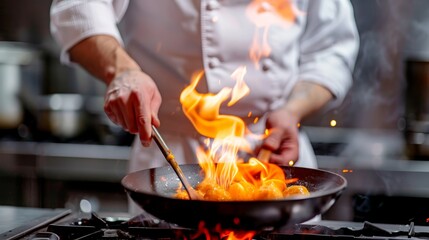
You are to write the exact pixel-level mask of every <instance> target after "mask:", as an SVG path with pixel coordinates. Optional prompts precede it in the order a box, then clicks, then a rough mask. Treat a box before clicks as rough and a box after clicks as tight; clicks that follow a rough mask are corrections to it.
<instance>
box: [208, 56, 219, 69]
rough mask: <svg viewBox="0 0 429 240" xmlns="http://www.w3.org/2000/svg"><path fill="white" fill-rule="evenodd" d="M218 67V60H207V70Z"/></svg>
mask: <svg viewBox="0 0 429 240" xmlns="http://www.w3.org/2000/svg"><path fill="white" fill-rule="evenodd" d="M219 65H220V60H219V58H216V57H212V58H210V59H209V68H215V67H218V66H219Z"/></svg>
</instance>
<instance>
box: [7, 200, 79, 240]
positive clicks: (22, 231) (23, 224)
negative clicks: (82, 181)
mask: <svg viewBox="0 0 429 240" xmlns="http://www.w3.org/2000/svg"><path fill="white" fill-rule="evenodd" d="M70 213H71V211H70V210H67V209H40V208H24V207H13V206H0V216H1V218H0V239H5V240H6V239H18V238H19V237H22V236H25V235H26V234H28V233H30V232H32V231H34V230H36V229H38V228H41V227H43V226H45V225H46V224H48V223H51V222H54V221H56V220H58V219H60V218H62V217H64V216H66V215H68V214H70Z"/></svg>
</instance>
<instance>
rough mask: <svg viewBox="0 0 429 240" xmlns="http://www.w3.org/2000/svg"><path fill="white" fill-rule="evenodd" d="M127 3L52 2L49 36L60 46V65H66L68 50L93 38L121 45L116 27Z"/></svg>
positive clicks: (110, 0)
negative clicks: (110, 39)
mask: <svg viewBox="0 0 429 240" xmlns="http://www.w3.org/2000/svg"><path fill="white" fill-rule="evenodd" d="M127 6H128V0H54V1H53V2H52V5H51V10H50V16H51V22H50V28H51V33H52V35H53V37H54V38H55V40H56V41H57V43H58V44H59V45H60V47H61V62H63V63H70V58H69V54H68V50H69V49H70V48H71V47H72V46H74V45H75V44H77V43H78V42H79V41H81V40H83V39H85V38H87V37H89V36H93V35H99V34H103V35H110V36H113V37H114V38H116V39H117V40H118V41H119V42H120V43H121V44H123V43H122V38H121V36H120V34H119V30H118V28H117V26H116V24H117V23H118V22H119V21H120V20H121V18H122V16H123V15H124V13H125V11H126V9H127Z"/></svg>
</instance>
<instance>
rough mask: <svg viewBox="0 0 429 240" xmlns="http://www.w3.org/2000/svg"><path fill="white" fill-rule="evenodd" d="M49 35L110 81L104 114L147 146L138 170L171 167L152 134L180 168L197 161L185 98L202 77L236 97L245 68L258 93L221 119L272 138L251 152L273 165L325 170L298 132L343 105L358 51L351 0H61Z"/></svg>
mask: <svg viewBox="0 0 429 240" xmlns="http://www.w3.org/2000/svg"><path fill="white" fill-rule="evenodd" d="M118 25H119V27H118ZM51 31H52V34H53V36H54V37H55V39H56V40H57V42H58V43H59V44H60V46H61V48H62V51H61V61H62V62H63V63H67V64H72V63H76V64H79V65H80V66H82V67H83V68H84V69H86V70H87V71H88V72H89V73H91V74H92V75H94V76H96V77H97V78H99V79H100V80H102V81H103V82H105V83H106V86H107V89H106V94H105V105H104V109H105V112H106V114H107V115H108V117H109V118H110V119H111V120H112V121H113V122H114V123H116V124H118V125H120V126H122V127H123V128H124V129H125V130H126V131H128V132H130V133H134V134H137V135H138V136H139V137H137V138H136V140H135V142H134V144H133V148H132V149H133V150H132V154H131V162H130V169H129V170H130V171H135V170H140V169H146V168H152V167H159V166H162V165H165V164H166V161H165V160H164V158H163V156H162V154H161V152H160V151H159V149H157V146H156V144H150V143H151V134H152V130H151V126H152V125H154V126H156V127H158V128H159V132H161V134H162V135H163V137H164V140H165V142H166V143H167V144H168V146H169V147H170V148H171V150H172V152H173V153H174V154H175V156H176V160H177V161H178V162H179V164H185V163H196V162H197V160H196V156H195V150H196V149H197V148H198V147H199V146H200V145H202V144H204V143H203V141H204V139H205V137H204V136H201V135H199V134H198V133H197V131H196V130H195V128H194V127H193V125H192V124H191V122H190V121H189V120H188V119H187V118H186V116H185V115H184V114H183V112H182V107H181V103H180V102H179V97H180V93H181V91H182V90H183V89H184V88H185V87H186V86H187V85H189V83H190V81H191V79H192V75H193V74H194V73H195V72H198V71H201V70H203V71H204V77H203V80H202V81H200V82H199V84H198V87H197V89H198V91H199V92H202V93H218V92H219V91H220V90H221V89H222V88H224V87H233V85H234V80H233V79H231V74H232V73H233V72H234V70H235V69H237V68H238V67H240V66H246V69H247V73H246V75H245V77H244V80H245V83H246V84H247V85H248V87H249V89H250V92H249V94H248V95H247V96H245V97H244V98H242V99H241V100H240V101H239V102H237V103H236V104H235V105H233V106H230V107H228V106H226V104H225V106H224V105H222V107H221V109H220V112H221V113H222V114H230V115H234V116H239V117H241V118H242V119H243V120H244V122H245V123H246V127H247V128H248V129H249V132H251V133H253V134H263V133H264V131H265V129H269V130H270V131H269V133H270V134H269V135H268V136H267V137H266V138H265V139H263V140H260V141H254V142H253V143H252V147H253V148H254V149H255V152H256V151H259V149H266V150H269V151H270V152H271V155H270V159H269V161H270V162H272V163H276V164H283V165H284V164H286V165H288V164H290V163H291V161H292V163H293V164H295V166H305V167H313V168H315V167H317V165H316V160H315V156H314V152H313V151H312V149H311V146H310V143H309V141H308V139H307V138H306V136H305V134H304V133H303V131H301V130H300V129H299V123H300V122H301V121H302V120H304V119H306V118H307V117H309V116H311V114H313V113H315V112H316V111H324V110H326V109H331V108H333V107H335V106H338V104H340V103H341V101H342V100H343V98H344V96H345V95H346V93H347V91H348V89H349V88H350V86H351V84H352V76H351V72H352V69H353V66H354V62H355V58H356V55H357V50H358V43H359V42H358V34H357V30H356V26H355V22H354V15H353V9H352V6H351V4H350V2H349V1H348V0H254V1H250V0H157V1H152V0H138V1H127V0H91V1H90V0H73V1H70V0H63V1H62V0H54V1H53V4H52V7H51ZM255 45H256V47H255ZM252 46H253V48H252ZM264 47H265V48H264ZM267 47H268V48H267ZM252 49H253V50H252ZM250 56H253V57H250ZM255 119H257V120H258V121H255ZM249 139H250V138H249ZM249 141H250V142H252V141H251V140H249Z"/></svg>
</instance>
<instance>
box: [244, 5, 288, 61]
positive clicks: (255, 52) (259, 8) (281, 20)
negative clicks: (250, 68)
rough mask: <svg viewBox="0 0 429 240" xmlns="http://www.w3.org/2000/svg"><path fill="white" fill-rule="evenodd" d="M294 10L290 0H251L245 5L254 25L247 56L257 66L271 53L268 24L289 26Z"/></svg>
mask: <svg viewBox="0 0 429 240" xmlns="http://www.w3.org/2000/svg"><path fill="white" fill-rule="evenodd" d="M295 12H296V10H295V8H294V6H293V4H292V3H291V1H290V0H253V1H252V2H251V3H250V4H249V5H248V6H247V9H246V13H247V17H248V18H249V19H250V21H252V22H253V24H254V25H255V26H256V29H255V33H254V37H253V42H252V46H251V47H250V52H249V56H250V59H251V60H252V61H253V62H254V63H255V66H256V67H257V68H259V60H260V59H261V58H262V57H267V56H269V55H270V53H271V47H270V45H269V44H268V32H269V29H270V26H272V25H280V26H289V25H290V24H291V23H292V22H294V21H295V15H296V14H295ZM260 31H262V36H260ZM261 38H262V39H261Z"/></svg>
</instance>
